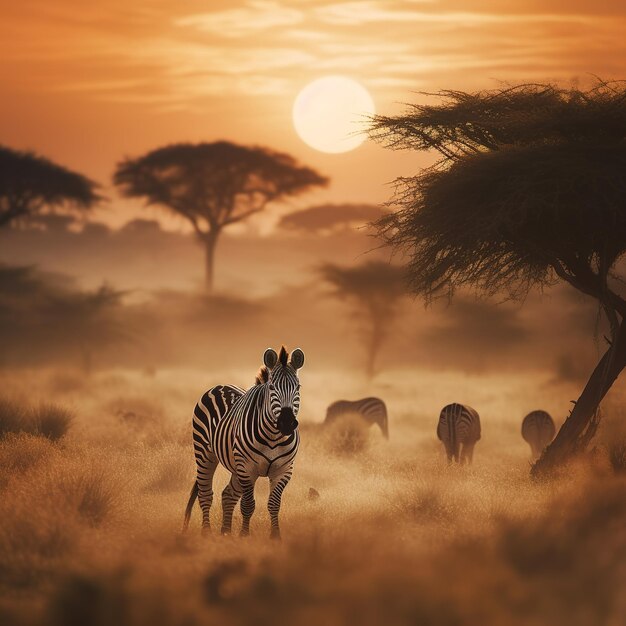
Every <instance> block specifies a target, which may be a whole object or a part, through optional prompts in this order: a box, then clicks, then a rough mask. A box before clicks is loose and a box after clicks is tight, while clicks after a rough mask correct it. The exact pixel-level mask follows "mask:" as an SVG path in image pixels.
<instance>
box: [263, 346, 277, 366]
mask: <svg viewBox="0 0 626 626" xmlns="http://www.w3.org/2000/svg"><path fill="white" fill-rule="evenodd" d="M277 361H278V355H277V354H276V350H272V349H271V348H268V349H267V350H266V351H265V353H264V354H263V363H265V367H267V368H268V369H272V368H273V367H274V365H276V362H277Z"/></svg>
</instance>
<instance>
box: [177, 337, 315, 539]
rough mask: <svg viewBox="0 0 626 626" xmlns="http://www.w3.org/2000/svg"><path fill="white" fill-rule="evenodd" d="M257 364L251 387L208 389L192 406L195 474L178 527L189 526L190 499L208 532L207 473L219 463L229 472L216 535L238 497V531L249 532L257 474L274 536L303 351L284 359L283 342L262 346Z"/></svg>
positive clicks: (289, 467)
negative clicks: (263, 480) (266, 486)
mask: <svg viewBox="0 0 626 626" xmlns="http://www.w3.org/2000/svg"><path fill="white" fill-rule="evenodd" d="M263 363H264V367H263V368H262V369H261V372H260V373H259V376H258V377H257V380H256V384H255V385H254V386H253V387H251V388H250V389H248V390H247V391H243V390H242V389H239V388H238V387H233V386H230V385H220V386H218V387H213V388H212V389H210V390H209V391H207V392H206V393H205V394H204V395H203V396H202V398H201V399H200V402H198V404H197V406H196V408H195V410H194V417H193V441H194V452H195V457H196V465H197V477H196V481H195V483H194V485H193V487H192V489H191V494H190V496H189V501H188V502H187V508H186V510H185V520H184V524H183V530H186V529H187V527H188V525H189V519H190V517H191V511H192V509H193V504H194V502H195V500H196V497H197V498H198V499H199V501H200V507H201V509H202V531H203V534H206V533H207V532H208V531H209V530H210V522H209V512H210V509H211V504H212V501H213V489H212V482H213V474H214V473H215V470H216V469H217V466H218V465H219V464H220V463H221V464H222V465H223V466H224V467H225V468H226V469H227V470H228V471H230V472H231V478H230V482H229V483H228V485H227V486H226V488H225V489H224V491H223V492H222V510H223V518H222V529H221V532H222V534H230V532H231V527H232V519H233V511H234V508H235V505H236V504H237V501H238V500H239V498H241V513H242V516H243V524H242V527H241V535H242V536H246V535H248V534H250V518H251V517H252V514H253V512H254V509H255V501H254V486H255V483H256V481H257V479H258V478H259V477H260V476H263V477H267V478H269V481H270V495H269V500H268V505H267V507H268V510H269V513H270V518H271V534H270V537H272V538H273V539H279V538H280V526H279V523H278V513H279V510H280V504H281V497H282V493H283V490H284V489H285V487H286V486H287V484H288V483H289V480H290V479H291V475H292V472H293V464H294V459H295V457H296V454H297V452H298V446H299V443H300V434H299V432H298V420H297V416H298V411H299V409H300V382H299V380H298V370H299V369H300V368H301V367H302V366H303V365H304V352H302V350H300V349H299V348H297V349H296V350H294V351H293V352H292V353H291V357H289V354H288V352H287V351H286V350H285V348H284V346H283V347H282V348H281V350H280V354H276V352H275V351H274V350H272V349H271V348H268V349H267V350H266V351H265V354H264V355H263Z"/></svg>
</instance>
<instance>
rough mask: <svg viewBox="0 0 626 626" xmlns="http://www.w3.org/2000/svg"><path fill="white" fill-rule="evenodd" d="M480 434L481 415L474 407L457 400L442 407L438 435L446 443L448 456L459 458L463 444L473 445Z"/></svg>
mask: <svg viewBox="0 0 626 626" xmlns="http://www.w3.org/2000/svg"><path fill="white" fill-rule="evenodd" d="M480 436H481V432H480V417H479V415H478V413H477V411H475V410H474V409H473V408H472V407H470V406H466V405H464V404H458V403H456V402H455V403H453V404H448V405H446V406H444V407H443V409H441V413H440V414H439V422H438V423H437V437H438V439H439V440H440V441H441V442H442V443H443V444H444V446H445V448H446V452H447V454H448V457H451V456H453V457H454V458H455V459H458V458H459V451H460V447H461V445H463V446H473V445H474V444H475V443H476V442H477V441H478V440H479V439H480Z"/></svg>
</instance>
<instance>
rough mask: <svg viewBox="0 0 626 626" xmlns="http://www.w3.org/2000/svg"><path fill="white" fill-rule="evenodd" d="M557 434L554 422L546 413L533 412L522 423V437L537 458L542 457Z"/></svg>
mask: <svg viewBox="0 0 626 626" xmlns="http://www.w3.org/2000/svg"><path fill="white" fill-rule="evenodd" d="M555 434H556V427H555V425H554V420H553V419H552V416H551V415H550V414H549V413H547V412H546V411H541V410H538V411H531V412H530V413H529V414H528V415H527V416H526V417H525V418H524V419H523V421H522V437H523V438H524V441H526V442H527V443H528V444H529V445H530V449H531V452H532V455H533V457H535V458H539V457H540V456H541V454H542V453H543V451H544V450H545V449H546V447H547V446H548V445H549V444H550V443H551V442H552V440H553V439H554V435H555Z"/></svg>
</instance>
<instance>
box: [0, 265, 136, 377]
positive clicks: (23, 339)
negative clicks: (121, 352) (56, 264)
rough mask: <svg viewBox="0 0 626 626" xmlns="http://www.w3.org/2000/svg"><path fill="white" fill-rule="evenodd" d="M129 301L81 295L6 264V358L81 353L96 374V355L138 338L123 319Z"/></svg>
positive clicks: (2, 322) (2, 323) (0, 312)
mask: <svg viewBox="0 0 626 626" xmlns="http://www.w3.org/2000/svg"><path fill="white" fill-rule="evenodd" d="M123 295H124V294H123V292H120V291H117V290H114V289H112V288H110V287H107V286H102V287H100V288H98V289H96V290H94V291H80V290H76V289H73V288H71V287H70V286H68V285H67V284H64V283H63V281H59V280H58V279H56V278H55V277H54V276H48V275H45V274H42V273H40V272H38V271H36V270H34V269H33V268H31V267H8V266H5V265H1V264H0V345H2V347H3V350H2V352H3V354H2V355H0V356H2V357H5V358H6V357H7V356H8V355H10V357H11V359H17V360H18V361H22V360H23V361H24V362H27V363H29V362H31V360H35V361H36V360H37V358H38V357H41V356H42V355H53V356H54V358H55V360H61V359H63V358H65V357H67V356H68V355H69V354H71V353H72V352H75V353H77V355H78V356H79V358H80V362H81V365H82V367H83V370H84V371H85V373H90V372H91V370H92V368H93V360H94V359H93V357H94V354H96V353H97V352H98V351H99V350H101V349H103V348H106V347H109V346H111V345H113V344H122V343H127V342H128V341H129V340H132V339H133V337H134V334H133V332H132V330H131V329H130V327H129V325H128V324H127V323H125V322H124V321H123V320H122V318H121V315H120V314H121V313H122V311H121V308H122V297H123Z"/></svg>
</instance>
